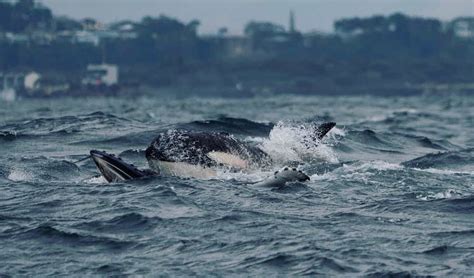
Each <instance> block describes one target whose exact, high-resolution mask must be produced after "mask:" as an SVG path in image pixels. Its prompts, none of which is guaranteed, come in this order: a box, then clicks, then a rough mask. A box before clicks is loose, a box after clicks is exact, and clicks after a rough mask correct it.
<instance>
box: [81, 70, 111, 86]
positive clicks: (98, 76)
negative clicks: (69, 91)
mask: <svg viewBox="0 0 474 278" xmlns="http://www.w3.org/2000/svg"><path fill="white" fill-rule="evenodd" d="M118 78H119V76H118V66H117V65H110V64H99V65H88V66H87V71H86V75H85V76H84V78H83V79H82V85H84V86H92V87H101V86H105V87H112V86H116V85H117V84H118Z"/></svg>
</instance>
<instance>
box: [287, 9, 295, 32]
mask: <svg viewBox="0 0 474 278" xmlns="http://www.w3.org/2000/svg"><path fill="white" fill-rule="evenodd" d="M288 32H289V33H295V32H296V26H295V13H294V12H293V10H291V11H290V20H289V26H288Z"/></svg>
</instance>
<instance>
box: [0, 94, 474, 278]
mask: <svg viewBox="0 0 474 278" xmlns="http://www.w3.org/2000/svg"><path fill="white" fill-rule="evenodd" d="M324 121H335V122H337V128H335V129H334V130H332V131H331V132H330V133H329V135H328V136H327V137H326V138H325V139H323V141H322V142H320V144H314V145H311V146H308V144H305V143H304V142H302V138H305V135H307V134H306V133H307V132H310V131H309V129H308V128H307V126H308V124H310V123H314V122H316V123H320V122H321V123H322V122H324ZM170 128H183V129H196V130H204V131H225V132H229V133H231V134H234V136H235V137H237V138H239V139H242V140H246V141H248V142H249V144H254V145H258V146H260V147H261V148H263V149H264V150H265V151H266V152H268V153H269V154H270V155H271V156H272V158H273V159H274V161H275V165H274V167H273V168H274V169H279V168H281V167H282V166H284V165H286V164H291V165H298V168H299V169H301V170H303V171H305V172H306V173H308V174H309V175H310V176H311V181H309V182H307V183H292V184H288V185H286V186H284V187H281V188H259V187H255V186H252V185H249V184H248V183H250V182H254V181H258V180H262V179H264V178H266V177H268V176H270V175H271V174H272V171H273V170H274V169H266V170H261V171H251V172H242V173H234V172H226V171H224V170H223V171H221V172H219V176H218V177H217V178H214V179H210V180H195V179H181V178H177V177H153V178H145V179H142V180H135V181H130V182H124V183H114V184H108V183H106V182H105V181H104V179H103V178H101V177H97V175H98V171H97V170H96V168H95V166H94V164H93V162H92V161H91V160H86V161H83V162H79V163H75V161H77V160H80V159H81V158H84V157H86V156H87V154H88V152H89V150H91V149H99V150H105V151H108V152H111V153H116V154H119V155H120V156H121V157H122V158H123V159H124V160H127V161H130V162H133V163H135V164H136V165H138V166H140V167H143V168H146V166H147V162H146V160H145V158H144V153H143V150H144V149H145V148H146V147H147V146H148V144H149V143H150V142H151V141H152V139H153V138H154V137H155V135H156V134H157V133H159V132H161V131H165V130H167V129H170ZM0 146H1V148H0V243H1V248H0V262H1V264H0V276H3V275H6V276H50V275H52V276H66V275H75V276H83V275H104V276H113V275H145V276H148V275H150V276H168V275H169V276H194V275H199V276H229V275H233V276H249V275H252V276H261V277H265V276H269V275H270V276H275V275H282V276H287V275H310V276H313V275H328V276H333V275H346V276H374V277H379V276H391V275H395V276H397V275H414V276H417V275H419V276H425V275H426V276H427V275H434V276H472V275H473V273H474V96H469V95H450V94H445V95H436V96H429V95H425V96H416V97H405V98H400V97H374V96H359V97H328V96H325V97H319V96H312V97H303V96H291V95H287V96H265V97H255V98H250V99H223V98H197V97H193V98H181V99H177V98H173V97H158V96H156V97H150V96H148V97H145V96H143V97H136V98H125V97H122V98H107V97H94V98H86V99H73V98H71V99H67V98H66V99H49V100H48V99H44V100H28V99H25V100H20V101H16V102H8V103H7V102H0Z"/></svg>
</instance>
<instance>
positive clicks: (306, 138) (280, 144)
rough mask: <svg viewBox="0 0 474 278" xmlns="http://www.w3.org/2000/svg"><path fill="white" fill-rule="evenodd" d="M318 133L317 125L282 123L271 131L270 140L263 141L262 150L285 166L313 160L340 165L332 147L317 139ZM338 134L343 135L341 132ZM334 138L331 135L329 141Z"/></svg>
mask: <svg viewBox="0 0 474 278" xmlns="http://www.w3.org/2000/svg"><path fill="white" fill-rule="evenodd" d="M317 132H318V130H317V126H316V125H309V124H292V123H285V122H281V121H280V122H278V123H277V124H276V125H275V126H274V127H273V129H272V130H271V131H270V134H269V136H268V139H264V140H263V142H262V143H261V148H262V150H263V151H265V152H266V153H268V154H269V155H270V157H271V158H272V160H273V161H274V162H276V163H279V164H285V163H286V162H288V161H297V162H306V161H313V160H322V161H327V162H330V163H338V162H339V161H338V159H337V156H336V153H335V152H334V151H333V150H332V148H331V147H330V146H328V145H325V144H323V143H322V141H325V140H318V139H316V138H315V134H317ZM337 132H339V133H340V134H343V132H341V131H340V130H339V131H337ZM331 133H332V131H330V132H329V134H331ZM333 136H334V135H330V136H329V138H328V140H334V139H332V138H334V137H333Z"/></svg>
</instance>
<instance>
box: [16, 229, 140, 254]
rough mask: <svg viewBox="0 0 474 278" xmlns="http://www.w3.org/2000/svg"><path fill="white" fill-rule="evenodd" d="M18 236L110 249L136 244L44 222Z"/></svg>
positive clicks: (27, 238)
mask: <svg viewBox="0 0 474 278" xmlns="http://www.w3.org/2000/svg"><path fill="white" fill-rule="evenodd" d="M17 237H21V238H22V239H23V240H33V239H34V240H38V239H39V240H44V241H47V242H48V243H49V244H58V245H60V246H63V245H70V246H77V245H90V246H102V247H105V248H106V249H109V250H120V249H126V248H128V247H131V246H133V245H135V244H136V243H134V242H132V241H124V240H119V239H115V238H111V237H104V236H95V235H85V234H81V233H79V232H72V231H64V230H60V229H59V228H55V227H53V226H51V225H49V224H42V225H40V226H38V227H36V228H33V229H29V230H27V231H24V232H23V233H21V234H19V235H17Z"/></svg>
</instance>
